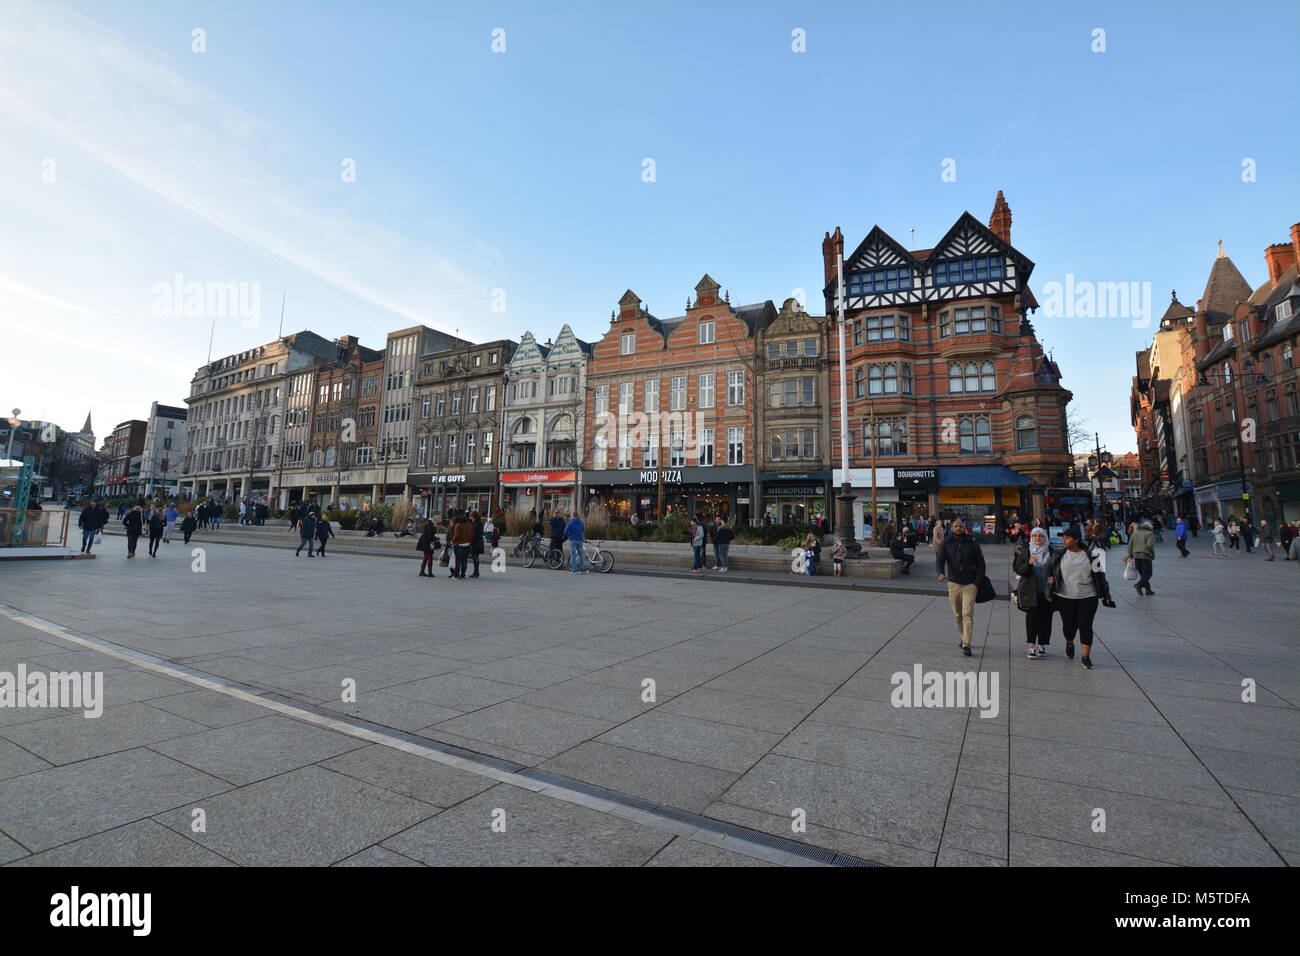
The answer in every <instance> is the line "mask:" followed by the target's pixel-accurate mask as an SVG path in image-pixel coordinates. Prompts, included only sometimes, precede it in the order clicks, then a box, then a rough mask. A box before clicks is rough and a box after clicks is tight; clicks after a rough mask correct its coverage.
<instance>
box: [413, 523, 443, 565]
mask: <svg viewBox="0 0 1300 956" xmlns="http://www.w3.org/2000/svg"><path fill="white" fill-rule="evenodd" d="M441 547H442V545H440V544H439V543H438V526H437V525H436V524H434V523H433V519H432V518H430V519H429V520H428V521H426V522H425V523H424V530H423V531H421V532H420V540H419V541H417V542H416V543H415V549H416V550H417V551H419V552H420V553H421V554H422V555H423V557H422V558H421V559H420V575H419V576H420V577H422V578H432V577H436V575H435V574H434V573H433V553H434V552H435V551H438V550H440V549H441Z"/></svg>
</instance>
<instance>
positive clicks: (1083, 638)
mask: <svg viewBox="0 0 1300 956" xmlns="http://www.w3.org/2000/svg"><path fill="white" fill-rule="evenodd" d="M1052 604H1054V605H1055V606H1056V609H1057V610H1058V611H1060V612H1061V633H1062V634H1064V635H1065V642H1066V643H1067V644H1071V643H1073V642H1074V636H1075V634H1078V635H1079V643H1080V644H1082V645H1083V646H1084V648H1085V650H1084V652H1083V653H1084V656H1085V657H1086V656H1087V654H1088V649H1091V647H1092V620H1093V618H1095V617H1096V616H1097V598H1096V597H1088V598H1067V597H1061V596H1060V595H1059V594H1058V595H1057V596H1056V597H1055V598H1054V599H1053V601H1052Z"/></svg>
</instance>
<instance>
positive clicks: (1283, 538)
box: [1277, 521, 1295, 561]
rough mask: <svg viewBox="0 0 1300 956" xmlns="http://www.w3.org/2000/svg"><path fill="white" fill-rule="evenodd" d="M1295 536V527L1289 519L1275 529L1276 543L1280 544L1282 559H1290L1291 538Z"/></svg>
mask: <svg viewBox="0 0 1300 956" xmlns="http://www.w3.org/2000/svg"><path fill="white" fill-rule="evenodd" d="M1294 537H1295V529H1294V528H1293V527H1291V523H1290V522H1289V521H1283V522H1282V526H1281V527H1279V528H1278V529H1277V543H1278V544H1280V545H1281V546H1282V560H1284V561H1290V560H1291V540H1292V539H1293V538H1294Z"/></svg>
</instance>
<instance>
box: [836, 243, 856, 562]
mask: <svg viewBox="0 0 1300 956" xmlns="http://www.w3.org/2000/svg"><path fill="white" fill-rule="evenodd" d="M835 311H836V312H837V313H839V340H840V479H841V480H840V495H839V497H840V498H841V499H844V500H842V501H840V512H841V515H840V536H841V538H842V539H844V540H845V543H846V544H849V546H850V550H851V551H852V553H853V554H854V555H856V554H857V553H858V547H857V544H856V542H853V540H852V539H853V537H854V534H853V532H854V527H853V504H852V502H851V501H850V500H848V499H849V497H850V496H851V495H852V494H853V484H852V482H851V480H850V478H849V392H848V389H849V385H848V364H847V363H848V353H847V349H846V347H845V342H844V327H845V325H847V324H848V319H847V317H846V315H845V306H844V253H843V252H842V251H841V252H838V253H837V254H836V256H835Z"/></svg>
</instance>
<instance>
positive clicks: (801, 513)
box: [759, 471, 834, 527]
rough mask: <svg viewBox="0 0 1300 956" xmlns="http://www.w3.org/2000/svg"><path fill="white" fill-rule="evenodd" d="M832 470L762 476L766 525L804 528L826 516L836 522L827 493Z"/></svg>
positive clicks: (773, 473)
mask: <svg viewBox="0 0 1300 956" xmlns="http://www.w3.org/2000/svg"><path fill="white" fill-rule="evenodd" d="M830 480H831V473H830V472H829V471H801V472H772V473H768V474H763V475H759V481H760V482H761V487H762V489H763V502H762V509H761V511H762V521H763V524H768V525H771V524H779V525H797V526H800V527H802V526H804V525H808V524H811V523H813V522H815V521H818V520H820V519H821V518H823V517H825V518H828V519H831V520H832V523H834V522H833V517H832V516H833V511H832V510H831V508H830V499H829V497H828V494H827V490H828V488H829V486H830Z"/></svg>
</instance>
